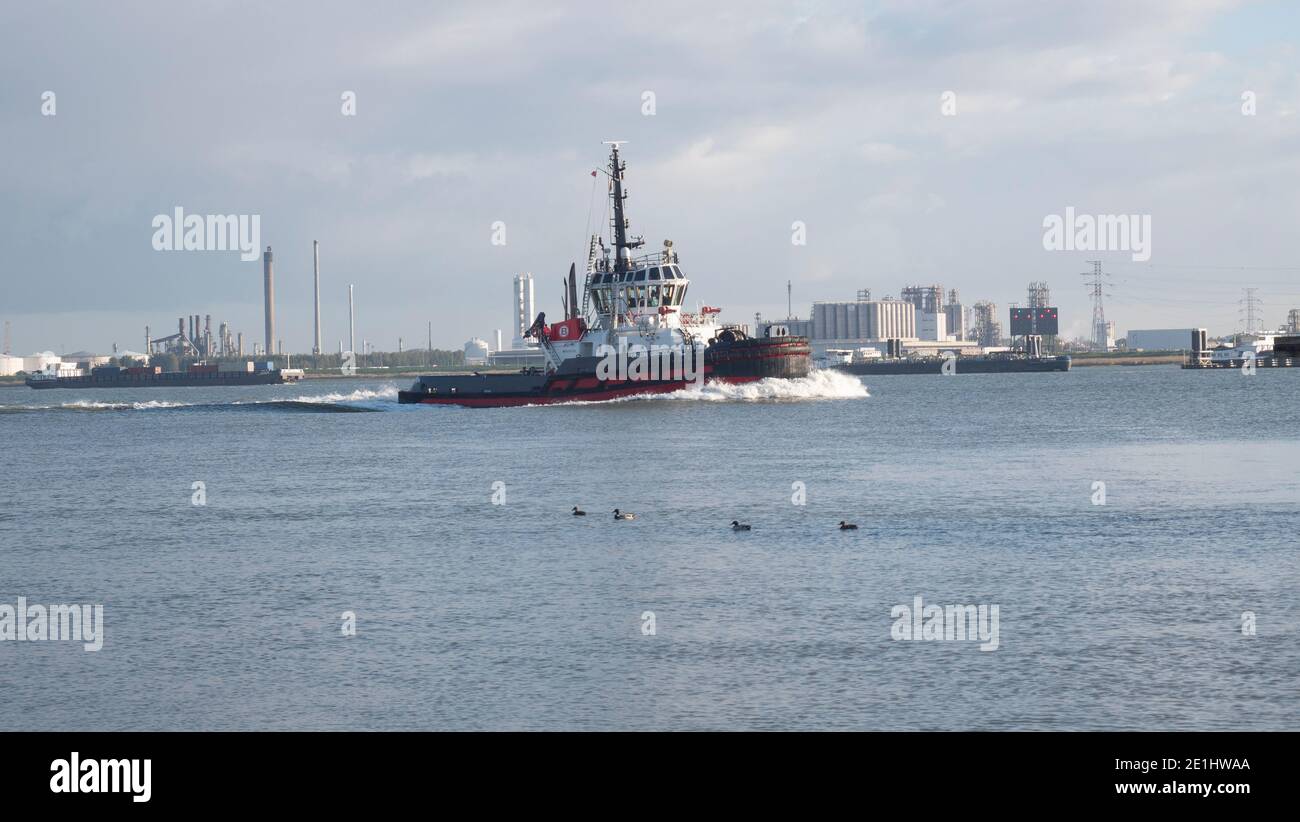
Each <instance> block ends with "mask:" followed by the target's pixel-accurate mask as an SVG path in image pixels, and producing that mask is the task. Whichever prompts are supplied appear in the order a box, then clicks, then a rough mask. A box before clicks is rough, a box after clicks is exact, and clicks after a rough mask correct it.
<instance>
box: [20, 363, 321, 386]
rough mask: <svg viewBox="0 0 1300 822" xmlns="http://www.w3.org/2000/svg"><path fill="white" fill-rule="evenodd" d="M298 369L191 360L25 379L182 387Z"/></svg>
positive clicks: (247, 380)
mask: <svg viewBox="0 0 1300 822" xmlns="http://www.w3.org/2000/svg"><path fill="white" fill-rule="evenodd" d="M302 377H303V372H302V370H301V369H297V368H274V367H272V366H271V364H270V363H265V364H261V363H258V364H255V363H251V362H244V363H235V364H233V365H231V364H226V363H222V364H220V365H217V364H214V363H194V364H192V365H190V366H189V368H187V369H185V370H184V371H163V370H162V369H161V368H159V367H158V366H150V365H144V366H133V367H130V368H122V367H119V366H116V365H101V366H97V367H95V368H92V369H91V370H90V372H89V373H73V374H67V373H62V374H60V373H58V372H55V371H50V372H47V373H40V374H33V375H31V376H30V377H28V378H27V379H26V383H27V386H28V387H29V388H42V389H43V388H182V387H193V386H213V385H279V384H281V383H286V382H297V381H298V380H301V379H302Z"/></svg>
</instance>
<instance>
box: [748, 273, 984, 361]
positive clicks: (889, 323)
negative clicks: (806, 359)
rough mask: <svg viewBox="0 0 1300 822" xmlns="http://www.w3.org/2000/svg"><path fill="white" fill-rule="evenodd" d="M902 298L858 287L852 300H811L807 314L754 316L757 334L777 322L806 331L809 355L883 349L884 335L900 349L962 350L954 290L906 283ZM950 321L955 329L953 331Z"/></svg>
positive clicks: (798, 331)
mask: <svg viewBox="0 0 1300 822" xmlns="http://www.w3.org/2000/svg"><path fill="white" fill-rule="evenodd" d="M902 293H903V299H897V300H895V299H889V298H886V299H883V300H873V299H871V292H870V290H868V289H862V290H860V291H859V292H858V298H857V299H856V300H848V301H829V300H827V301H817V302H814V303H813V305H812V311H811V313H810V318H809V319H806V320H804V319H799V318H790V319H786V320H773V321H764V322H759V323H758V325H757V327H756V332H757V333H758V335H759V336H763V335H765V334H767V333H768V329H769V328H771V327H772V326H783V327H784V328H785V329H786V330H787V331H788V333H790V334H792V335H795V336H800V337H807V338H808V340H809V344H810V345H811V347H812V349H813V355H814V356H815V357H817V358H819V359H821V358H825V357H827V356H828V355H827V352H830V351H838V352H844V351H858V350H862V349H872V350H875V351H880V352H883V351H885V350H886V349H887V347H888V345H889V341H890V340H900V341H901V342H902V350H903V351H905V352H916V353H926V354H933V353H936V352H939V351H949V350H963V351H964V350H966V349H968V348H971V346H966V345H963V344H962V342H963V341H962V339H961V337H962V336H963V332H964V331H965V322H964V321H963V313H964V307H963V306H962V305H961V304H960V303H958V302H957V292H956V291H950V292H948V297H949V300H948V302H947V303H946V304H945V303H944V301H943V295H944V291H943V288H942V287H941V286H938V285H930V286H908V287H907V288H905V289H903V292H902ZM954 327H955V329H956V331H957V333H953V328H954Z"/></svg>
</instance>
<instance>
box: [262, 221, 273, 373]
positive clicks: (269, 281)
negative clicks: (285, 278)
mask: <svg viewBox="0 0 1300 822" xmlns="http://www.w3.org/2000/svg"><path fill="white" fill-rule="evenodd" d="M262 279H263V286H264V288H265V308H266V354H267V356H270V354H271V352H272V351H274V350H275V275H274V274H273V273H272V271H271V247H270V246H269V245H268V246H267V247H266V253H265V254H263V255H262Z"/></svg>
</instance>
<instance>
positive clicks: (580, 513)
mask: <svg viewBox="0 0 1300 822" xmlns="http://www.w3.org/2000/svg"><path fill="white" fill-rule="evenodd" d="M573 515H574V516H575V517H585V516H587V512H586V511H581V510H579V509H578V506H576V505H575V506H573Z"/></svg>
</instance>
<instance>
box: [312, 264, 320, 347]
mask: <svg viewBox="0 0 1300 822" xmlns="http://www.w3.org/2000/svg"><path fill="white" fill-rule="evenodd" d="M311 257H312V266H313V268H314V269H315V271H316V345H314V346H312V349H311V353H312V354H314V355H316V356H318V357H319V356H320V353H321V351H320V243H319V242H318V241H316V240H312V241H311Z"/></svg>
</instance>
